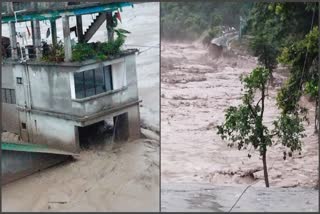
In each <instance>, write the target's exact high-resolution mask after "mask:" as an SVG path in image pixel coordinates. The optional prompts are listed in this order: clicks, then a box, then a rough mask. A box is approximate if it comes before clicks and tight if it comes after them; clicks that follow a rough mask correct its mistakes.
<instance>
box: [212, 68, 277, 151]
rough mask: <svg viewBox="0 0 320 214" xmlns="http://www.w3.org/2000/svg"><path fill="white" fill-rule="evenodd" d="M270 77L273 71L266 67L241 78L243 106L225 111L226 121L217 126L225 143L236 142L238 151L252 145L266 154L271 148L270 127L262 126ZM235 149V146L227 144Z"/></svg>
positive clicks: (232, 107)
mask: <svg viewBox="0 0 320 214" xmlns="http://www.w3.org/2000/svg"><path fill="white" fill-rule="evenodd" d="M269 78H270V71H269V70H268V69H265V68H263V67H258V68H256V69H254V70H253V71H252V72H251V73H250V74H249V75H248V76H246V77H244V78H241V81H242V84H243V85H244V90H245V92H244V95H243V97H242V104H241V105H239V106H238V107H234V106H231V107H229V108H228V109H227V110H226V114H225V122H224V123H223V124H222V125H221V126H218V127H217V128H218V134H219V135H221V138H222V139H223V140H231V141H232V142H233V143H237V146H238V149H239V150H240V149H242V148H243V147H244V146H245V145H249V144H251V145H252V146H253V147H254V148H255V149H258V150H259V151H260V153H261V155H263V153H264V152H266V149H267V146H271V145H272V143H271V135H270V134H269V133H270V132H269V130H268V128H267V127H266V126H265V125H263V113H264V112H263V111H264V99H265V95H264V91H265V90H266V83H267V81H268V79H269ZM257 91H259V92H261V98H260V99H259V101H258V102H257V103H254V96H255V94H256V92H257ZM228 145H229V146H233V144H228Z"/></svg>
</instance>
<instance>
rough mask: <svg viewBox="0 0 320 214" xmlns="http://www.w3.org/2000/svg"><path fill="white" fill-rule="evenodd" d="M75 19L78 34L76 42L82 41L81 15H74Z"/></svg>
mask: <svg viewBox="0 0 320 214" xmlns="http://www.w3.org/2000/svg"><path fill="white" fill-rule="evenodd" d="M76 20H77V35H78V43H82V42H83V29H82V16H81V15H79V16H76Z"/></svg>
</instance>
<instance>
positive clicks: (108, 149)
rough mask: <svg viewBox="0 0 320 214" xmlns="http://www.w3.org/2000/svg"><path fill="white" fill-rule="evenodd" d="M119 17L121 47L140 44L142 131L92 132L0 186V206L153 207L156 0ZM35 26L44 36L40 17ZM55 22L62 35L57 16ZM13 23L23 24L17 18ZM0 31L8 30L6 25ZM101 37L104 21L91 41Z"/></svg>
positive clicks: (156, 127)
mask: <svg viewBox="0 0 320 214" xmlns="http://www.w3.org/2000/svg"><path fill="white" fill-rule="evenodd" d="M121 17H122V23H119V28H123V29H126V30H128V31H130V32H131V33H130V34H129V35H128V37H127V40H126V43H125V45H124V48H138V49H139V50H140V53H139V54H138V55H137V58H136V62H137V75H138V89H139V96H140V99H141V100H142V103H141V105H140V114H141V123H142V124H141V125H142V127H143V128H144V129H143V133H145V135H147V136H148V137H147V138H141V139H139V140H136V141H134V142H126V143H112V142H110V136H109V137H102V138H101V136H100V137H98V138H97V139H96V140H95V141H94V142H95V143H94V145H91V146H90V147H89V148H88V149H84V150H82V151H81V152H80V157H79V158H77V159H76V160H74V161H71V162H67V163H65V164H61V165H58V166H55V167H52V168H50V169H47V170H44V171H41V172H39V173H36V174H33V175H31V176H28V177H26V178H23V179H20V180H18V181H15V182H12V183H9V184H7V185H5V186H3V187H2V210H3V211H38V212H39V211H42V212H43V211H49V212H53V211H78V212H81V211H88V212H89V211H92V212H95V211H97V212H103V211H109V212H112V211H154V212H157V211H159V191H160V189H159V181H160V180H159V148H160V144H159V136H158V134H159V43H160V42H159V3H141V4H135V5H134V8H131V7H126V8H123V12H122V13H121ZM91 21H92V17H91V16H90V15H89V16H86V17H85V18H83V22H84V25H85V27H86V26H89V24H90V22H91ZM70 22H71V25H72V23H75V18H73V19H71V20H70ZM41 26H42V27H43V28H42V29H43V30H42V38H45V32H46V30H47V28H46V23H43V22H41ZM85 27H84V28H85ZM57 28H58V37H59V38H63V37H62V25H61V20H60V21H59V20H58V21H57ZM17 29H18V31H19V30H25V26H21V25H19V24H18V26H17ZM3 34H4V36H8V34H9V33H8V27H7V25H3ZM73 36H74V35H73ZM105 38H106V29H105V24H104V25H102V26H101V28H100V29H99V30H98V31H97V33H96V34H95V35H94V37H93V38H92V39H91V41H104V40H105Z"/></svg>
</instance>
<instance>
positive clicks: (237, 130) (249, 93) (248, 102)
mask: <svg viewBox="0 0 320 214" xmlns="http://www.w3.org/2000/svg"><path fill="white" fill-rule="evenodd" d="M270 77H271V72H270V71H269V70H268V69H266V68H265V67H257V68H255V69H254V70H253V71H252V72H251V73H250V74H249V75H248V76H246V77H244V78H241V82H242V84H243V85H244V94H243V96H242V104H240V105H239V106H231V107H229V108H228V109H226V114H225V122H224V123H223V124H222V125H220V126H217V129H218V132H217V133H218V134H219V135H220V136H221V138H222V139H223V140H228V141H232V143H229V144H228V146H230V147H232V146H234V144H237V146H238V149H239V150H241V149H242V148H244V146H245V147H246V145H252V146H253V147H254V149H257V150H259V152H260V156H262V163H263V172H264V179H265V185H266V187H269V177H268V168H267V149H268V147H271V146H273V145H274V144H275V143H278V141H279V142H281V143H282V145H284V146H286V147H287V148H289V149H290V153H289V154H292V152H293V151H296V150H298V151H300V150H301V141H300V139H301V137H303V136H304V135H303V131H304V128H303V126H302V125H301V119H300V118H299V116H298V115H297V114H293V115H290V116H288V115H285V114H283V115H281V116H280V117H279V118H278V119H277V120H275V121H274V123H273V124H274V128H273V129H272V130H269V128H268V127H267V126H266V125H264V122H263V119H264V110H265V99H266V97H267V96H268V95H267V94H266V90H267V87H268V86H267V82H268V81H269V79H270ZM257 96H259V99H258V101H257V102H256V101H255V98H256V97H257ZM276 137H277V138H276ZM276 139H279V140H278V141H277V140H276ZM246 148H247V147H246ZM248 157H249V158H250V157H251V155H250V154H248ZM284 158H286V153H284Z"/></svg>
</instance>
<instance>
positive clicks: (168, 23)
mask: <svg viewBox="0 0 320 214" xmlns="http://www.w3.org/2000/svg"><path fill="white" fill-rule="evenodd" d="M245 6H247V4H244V3H243V2H214V3H213V2H210V1H208V2H202V3H201V4H199V3H198V2H164V3H162V4H161V26H162V29H161V36H162V38H164V39H171V40H175V39H179V40H184V39H186V40H194V39H196V38H198V37H199V36H200V35H201V34H202V33H203V32H204V31H206V30H208V29H213V28H214V27H216V26H219V25H226V26H233V27H235V28H238V26H239V21H240V20H239V15H240V14H242V13H243V10H244V9H243V8H245ZM246 10H248V9H247V8H246ZM230 14H232V15H230ZM214 31H215V30H212V32H211V33H213V35H215V32H214Z"/></svg>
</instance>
